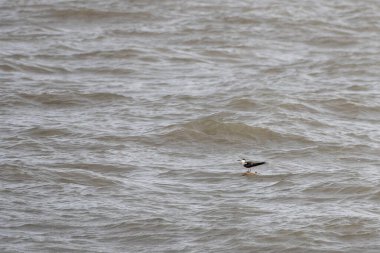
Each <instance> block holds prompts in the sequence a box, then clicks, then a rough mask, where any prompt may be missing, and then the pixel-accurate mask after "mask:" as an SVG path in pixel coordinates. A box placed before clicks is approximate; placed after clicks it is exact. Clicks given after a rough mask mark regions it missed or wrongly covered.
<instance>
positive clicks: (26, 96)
mask: <svg viewBox="0 0 380 253" xmlns="http://www.w3.org/2000/svg"><path fill="white" fill-rule="evenodd" d="M18 96H19V97H20V98H21V99H23V101H24V102H25V103H27V104H28V102H29V103H32V104H33V103H34V104H41V105H48V106H64V107H70V106H81V105H87V104H88V103H89V102H94V103H99V102H113V101H119V100H128V101H131V100H132V98H131V97H126V96H124V95H121V94H116V93H109V92H95V93H74V92H67V93H64V92H60V93H53V92H51V93H47V92H44V93H36V94H33V93H18ZM13 99H15V98H13Z"/></svg>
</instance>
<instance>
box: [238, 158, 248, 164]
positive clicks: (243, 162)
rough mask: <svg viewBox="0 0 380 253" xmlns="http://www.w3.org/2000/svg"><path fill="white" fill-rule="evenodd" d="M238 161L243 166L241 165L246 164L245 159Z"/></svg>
mask: <svg viewBox="0 0 380 253" xmlns="http://www.w3.org/2000/svg"><path fill="white" fill-rule="evenodd" d="M238 161H240V162H241V164H243V165H244V164H245V163H246V162H247V161H246V160H245V159H241V160H238Z"/></svg>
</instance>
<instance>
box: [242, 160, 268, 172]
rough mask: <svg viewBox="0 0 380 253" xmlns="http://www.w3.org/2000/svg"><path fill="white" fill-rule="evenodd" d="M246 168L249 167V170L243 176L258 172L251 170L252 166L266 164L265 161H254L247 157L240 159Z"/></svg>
mask: <svg viewBox="0 0 380 253" xmlns="http://www.w3.org/2000/svg"><path fill="white" fill-rule="evenodd" d="M238 161H239V162H240V163H241V164H242V165H243V166H244V167H245V168H247V172H245V173H243V176H245V175H249V174H256V173H252V172H251V168H252V167H256V166H259V165H262V164H265V162H252V161H247V160H245V159H240V160H238Z"/></svg>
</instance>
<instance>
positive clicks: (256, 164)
mask: <svg viewBox="0 0 380 253" xmlns="http://www.w3.org/2000/svg"><path fill="white" fill-rule="evenodd" d="M262 164H265V162H260V163H255V164H253V166H259V165H262Z"/></svg>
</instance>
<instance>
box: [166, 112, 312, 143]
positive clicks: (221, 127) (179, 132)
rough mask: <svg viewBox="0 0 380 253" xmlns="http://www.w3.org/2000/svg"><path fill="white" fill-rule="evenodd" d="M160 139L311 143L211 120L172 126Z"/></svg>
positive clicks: (263, 128)
mask: <svg viewBox="0 0 380 253" xmlns="http://www.w3.org/2000/svg"><path fill="white" fill-rule="evenodd" d="M164 132H165V133H164V134H162V135H161V136H160V137H161V138H164V139H166V140H167V141H169V142H184V141H185V142H189V141H190V142H191V141H195V142H209V141H212V142H218V143H244V142H251V143H252V142H253V143H260V144H265V143H269V142H278V143H284V142H289V141H291V142H299V143H310V142H311V141H310V140H309V139H308V138H307V137H305V136H301V135H295V134H284V133H280V132H278V131H276V130H273V129H270V128H269V127H263V126H250V125H247V124H245V123H238V122H223V121H222V120H218V119H213V118H209V117H206V118H201V119H197V120H193V121H190V122H187V123H184V124H178V125H172V126H169V127H167V128H166V129H164Z"/></svg>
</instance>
